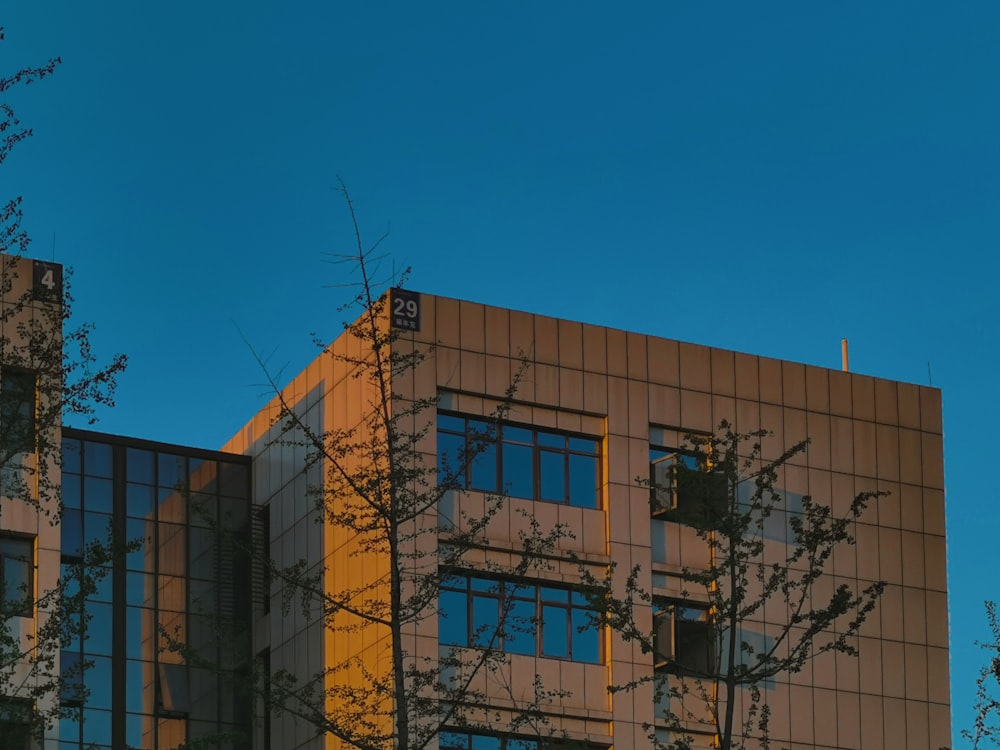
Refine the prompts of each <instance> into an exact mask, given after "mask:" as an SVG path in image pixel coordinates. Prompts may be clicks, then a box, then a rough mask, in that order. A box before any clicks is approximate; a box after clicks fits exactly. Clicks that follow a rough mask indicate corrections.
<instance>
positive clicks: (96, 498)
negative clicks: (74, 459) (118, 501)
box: [83, 477, 114, 513]
mask: <svg viewBox="0 0 1000 750" xmlns="http://www.w3.org/2000/svg"><path fill="white" fill-rule="evenodd" d="M112 492H113V490H112V486H111V480H110V479H100V478H98V477H84V478H83V507H84V508H85V509H86V510H90V511H94V512H95V513H110V512H111V510H112V508H113V507H114V496H113V495H112Z"/></svg>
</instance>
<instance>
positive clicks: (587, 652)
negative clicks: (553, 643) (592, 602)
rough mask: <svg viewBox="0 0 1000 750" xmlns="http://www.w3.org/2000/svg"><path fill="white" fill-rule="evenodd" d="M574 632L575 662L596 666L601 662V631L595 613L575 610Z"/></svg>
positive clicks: (571, 635) (572, 635) (572, 634)
mask: <svg viewBox="0 0 1000 750" xmlns="http://www.w3.org/2000/svg"><path fill="white" fill-rule="evenodd" d="M571 624H572V632H571V633H570V638H572V641H573V661H586V662H590V663H592V664H596V663H598V662H600V660H601V641H600V630H599V629H598V627H597V622H596V620H595V619H594V613H593V612H591V611H590V610H586V609H574V610H573V621H572V623H571Z"/></svg>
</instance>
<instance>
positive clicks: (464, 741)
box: [438, 732, 593, 750]
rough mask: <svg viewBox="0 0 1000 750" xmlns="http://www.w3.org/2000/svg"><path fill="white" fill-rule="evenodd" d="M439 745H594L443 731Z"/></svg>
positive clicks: (524, 749) (475, 749)
mask: <svg viewBox="0 0 1000 750" xmlns="http://www.w3.org/2000/svg"><path fill="white" fill-rule="evenodd" d="M438 747H440V748H441V750H550V749H551V750H556V749H557V748H580V749H581V750H590V749H591V748H592V747H593V746H592V745H589V744H580V743H579V742H569V741H566V740H562V739H557V738H553V739H545V738H543V739H537V738H534V739H532V738H527V737H512V736H510V735H497V734H477V733H476V732H441V734H440V735H438Z"/></svg>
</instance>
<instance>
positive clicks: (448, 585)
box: [438, 572, 604, 664]
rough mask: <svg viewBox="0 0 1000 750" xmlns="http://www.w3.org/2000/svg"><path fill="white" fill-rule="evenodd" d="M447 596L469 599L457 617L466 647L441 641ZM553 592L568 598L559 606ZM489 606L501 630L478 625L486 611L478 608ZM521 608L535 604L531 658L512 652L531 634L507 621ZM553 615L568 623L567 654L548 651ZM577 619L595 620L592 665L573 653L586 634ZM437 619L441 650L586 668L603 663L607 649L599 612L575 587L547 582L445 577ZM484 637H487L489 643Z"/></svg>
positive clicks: (462, 575)
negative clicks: (479, 651)
mask: <svg viewBox="0 0 1000 750" xmlns="http://www.w3.org/2000/svg"><path fill="white" fill-rule="evenodd" d="M442 592H444V593H451V594H453V595H454V594H457V595H459V596H464V598H465V601H464V607H465V611H464V613H455V615H454V616H457V617H458V618H459V619H462V618H464V623H465V637H464V639H461V642H458V643H456V642H452V641H449V640H445V639H443V638H442V635H441V634H442V628H441V627H440V622H441V618H444V619H447V618H448V616H449V615H448V613H447V612H445V611H444V610H443V609H442V607H441V593H442ZM553 592H564V593H565V598H563V599H562V601H558V600H556V598H555V597H554V595H553ZM490 600H492V601H495V602H496V624H495V625H494V624H493V623H492V622H490V623H483V624H481V625H477V622H476V621H477V616H478V617H481V615H482V611H483V610H481V609H477V604H480V603H482V602H484V601H490ZM517 602H522V603H528V602H530V603H531V608H532V614H531V616H530V636H531V637H532V638H533V639H534V648H533V649H532V650H531V652H527V651H526V650H518V649H513V648H511V646H512V645H513V641H514V640H515V638H518V637H523V636H525V635H528V634H529V630H528V627H524V626H519V625H512V623H510V622H508V621H507V620H508V618H510V617H511V616H512V615H513V613H514V605H516V603H517ZM553 609H556V610H560V611H561V612H560V615H561V617H562V618H563V623H564V625H563V627H564V629H565V632H564V633H563V634H562V640H561V641H560V642H562V643H564V644H565V653H564V654H559V653H552V650H551V649H547V648H546V629H547V628H548V627H552V624H553V621H552V620H551V619H550V620H549V621H548V622H549V624H548V625H547V624H546V611H547V610H549V611H551V610H553ZM577 616H579V617H580V618H591V620H592V622H591V623H590V624H591V625H592V626H593V632H594V637H595V639H596V644H595V646H596V656H595V658H593V659H591V658H586V657H581V656H579V654H575V653H574V651H575V650H577V649H579V648H580V647H581V646H582V645H583V644H582V643H581V644H580V645H579V646H577V647H576V648H574V636H577V637H579V636H580V635H582V634H583V633H584V632H586V631H585V630H584V631H580V630H578V628H581V627H584V625H581V624H580V623H579V622H578V619H577ZM438 618H439V619H438V623H439V627H438V639H439V642H440V643H441V644H442V645H446V646H457V647H459V648H491V649H494V650H496V651H500V652H502V653H510V654H519V655H522V656H533V657H542V658H546V659H561V660H563V661H572V662H577V663H581V664H603V663H604V643H603V638H602V637H601V635H602V629H601V627H600V626H599V625H598V623H597V622H596V620H597V612H596V610H595V609H594V607H592V606H591V605H590V604H589V602H587V601H586V595H585V594H583V593H581V592H579V591H578V590H576V589H575V588H574V587H572V586H566V585H563V584H559V583H550V582H548V581H536V580H523V579H516V578H500V577H491V576H479V575H474V574H471V573H464V572H463V573H456V574H452V575H449V576H446V577H445V578H444V579H442V581H441V585H440V587H439V593H438ZM501 621H502V625H501ZM512 626H517V627H521V629H520V630H518V631H516V632H517V634H516V635H510V634H509V633H510V629H511V627H512ZM557 627H558V625H557ZM483 636H487V638H486V639H485V643H484V642H483V640H484V639H483ZM588 650H589V649H588Z"/></svg>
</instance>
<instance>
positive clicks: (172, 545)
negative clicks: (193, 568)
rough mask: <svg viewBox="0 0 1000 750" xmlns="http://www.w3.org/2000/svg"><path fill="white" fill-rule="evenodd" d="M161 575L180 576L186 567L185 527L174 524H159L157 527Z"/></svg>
mask: <svg viewBox="0 0 1000 750" xmlns="http://www.w3.org/2000/svg"><path fill="white" fill-rule="evenodd" d="M157 530H158V532H159V541H158V543H157V547H158V550H159V553H160V554H159V558H160V569H159V572H160V573H161V574H163V573H167V574H169V575H175V576H182V575H184V574H185V572H186V570H185V568H186V567H187V565H186V562H187V553H186V549H187V545H186V543H185V542H186V534H185V531H186V527H184V526H181V525H180V524H176V523H161V524H159V526H158V527H157Z"/></svg>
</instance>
